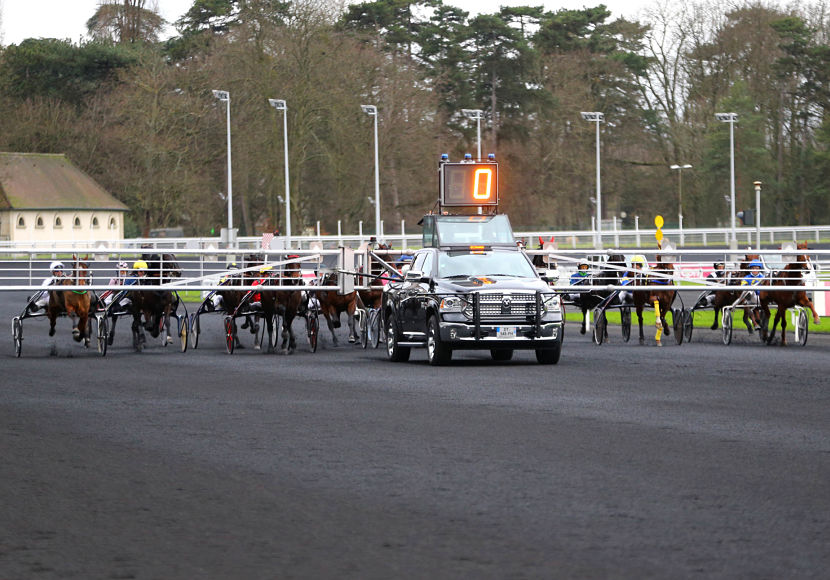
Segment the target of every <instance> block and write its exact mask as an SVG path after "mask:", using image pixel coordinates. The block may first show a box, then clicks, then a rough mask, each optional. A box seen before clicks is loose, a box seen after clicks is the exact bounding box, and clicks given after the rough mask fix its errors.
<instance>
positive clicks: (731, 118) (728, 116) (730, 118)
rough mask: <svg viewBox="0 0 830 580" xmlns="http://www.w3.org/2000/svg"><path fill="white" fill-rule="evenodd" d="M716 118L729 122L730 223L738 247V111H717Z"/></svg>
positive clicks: (732, 241) (733, 238) (734, 245)
mask: <svg viewBox="0 0 830 580" xmlns="http://www.w3.org/2000/svg"><path fill="white" fill-rule="evenodd" d="M715 118H716V119H717V120H718V121H720V122H722V123H729V174H730V188H729V199H730V204H731V206H730V210H731V211H730V224H731V230H732V240H731V243H732V246H733V247H737V245H738V237H737V234H736V233H735V123H737V122H738V113H715Z"/></svg>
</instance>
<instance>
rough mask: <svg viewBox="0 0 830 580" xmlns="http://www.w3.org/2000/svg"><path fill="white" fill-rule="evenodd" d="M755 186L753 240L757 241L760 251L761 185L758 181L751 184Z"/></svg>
mask: <svg viewBox="0 0 830 580" xmlns="http://www.w3.org/2000/svg"><path fill="white" fill-rule="evenodd" d="M753 185H754V186H755V238H756V239H757V240H758V241H757V248H758V249H759V250H760V249H761V185H763V184H762V183H761V182H760V181H756V182H755V183H753Z"/></svg>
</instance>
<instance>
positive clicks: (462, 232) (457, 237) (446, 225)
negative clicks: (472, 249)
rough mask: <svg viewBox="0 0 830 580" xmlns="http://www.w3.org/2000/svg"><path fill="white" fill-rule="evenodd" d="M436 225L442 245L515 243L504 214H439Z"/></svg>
mask: <svg viewBox="0 0 830 580" xmlns="http://www.w3.org/2000/svg"><path fill="white" fill-rule="evenodd" d="M436 226H437V227H438V239H439V242H440V244H441V245H442V246H455V245H469V244H509V245H514V244H515V243H516V242H515V241H514V239H513V230H512V229H511V228H510V222H509V221H508V219H507V216H506V215H494V216H441V217H440V219H439V220H438V221H437V222H436Z"/></svg>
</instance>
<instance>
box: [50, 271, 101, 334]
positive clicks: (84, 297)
mask: <svg viewBox="0 0 830 580" xmlns="http://www.w3.org/2000/svg"><path fill="white" fill-rule="evenodd" d="M72 259H73V261H74V267H73V269H72V273H71V275H70V276H65V277H64V278H63V279H61V280H60V281H59V282H58V283H57V285H58V286H89V282H90V275H89V263H88V262H87V259H88V258H87V257H86V256H85V257H84V258H83V260H81V259H79V258H78V256H75V255H73V256H72ZM91 304H92V294H91V293H90V292H89V291H88V290H71V291H70V290H50V291H49V305H48V306H47V312H46V313H47V315H48V316H49V336H55V321H56V320H57V318H58V315H59V314H60V313H62V312H66V314H67V316H69V317H70V318H71V319H72V338H73V339H74V340H75V342H81V340H83V341H84V346H86V347H88V346H89V332H88V331H87V322H88V320H89V309H90V306H91Z"/></svg>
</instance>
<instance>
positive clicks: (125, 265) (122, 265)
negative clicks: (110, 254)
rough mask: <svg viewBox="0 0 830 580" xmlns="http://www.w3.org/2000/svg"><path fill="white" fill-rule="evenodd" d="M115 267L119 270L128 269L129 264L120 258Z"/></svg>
mask: <svg viewBox="0 0 830 580" xmlns="http://www.w3.org/2000/svg"><path fill="white" fill-rule="evenodd" d="M116 268H117V269H118V271H119V272H120V271H121V270H129V269H130V265H129V264H128V263H127V262H125V261H123V260H122V261H120V262H118V265H117V266H116Z"/></svg>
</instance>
